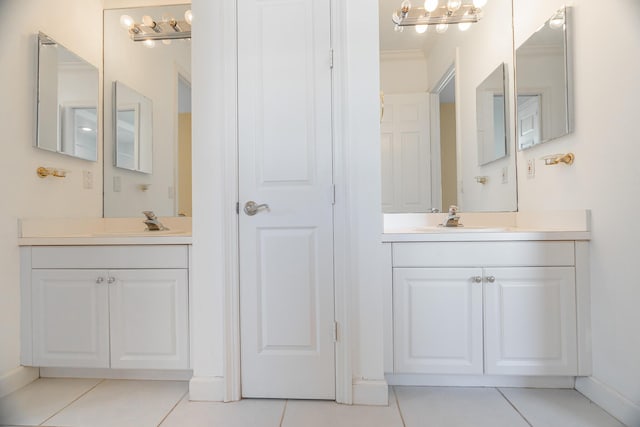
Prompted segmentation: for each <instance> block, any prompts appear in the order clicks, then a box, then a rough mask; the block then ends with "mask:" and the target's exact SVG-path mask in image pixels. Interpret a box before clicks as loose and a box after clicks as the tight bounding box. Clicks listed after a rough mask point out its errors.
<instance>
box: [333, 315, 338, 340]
mask: <svg viewBox="0 0 640 427" xmlns="http://www.w3.org/2000/svg"><path fill="white" fill-rule="evenodd" d="M333 342H338V322H336V321H335V320H334V321H333Z"/></svg>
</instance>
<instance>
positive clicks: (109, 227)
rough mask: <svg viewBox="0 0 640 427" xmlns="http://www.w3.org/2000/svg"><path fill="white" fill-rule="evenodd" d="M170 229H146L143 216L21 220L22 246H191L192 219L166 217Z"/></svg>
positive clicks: (166, 224) (20, 234)
mask: <svg viewBox="0 0 640 427" xmlns="http://www.w3.org/2000/svg"><path fill="white" fill-rule="evenodd" d="M160 222H161V223H162V224H164V225H165V226H166V227H168V228H169V230H166V231H146V230H145V228H146V227H145V225H144V224H143V223H142V219H141V218H57V219H23V220H21V221H20V230H19V238H18V245H20V246H87V245H190V244H191V243H192V238H191V218H186V217H163V218H160Z"/></svg>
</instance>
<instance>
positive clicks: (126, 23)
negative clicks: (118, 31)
mask: <svg viewBox="0 0 640 427" xmlns="http://www.w3.org/2000/svg"><path fill="white" fill-rule="evenodd" d="M184 18H185V19H184V20H183V21H182V20H181V21H178V20H176V19H174V18H171V17H165V18H163V20H162V21H158V22H157V21H155V20H154V19H153V18H152V17H151V16H149V15H145V16H143V17H142V22H141V23H136V22H135V21H134V20H133V18H131V17H130V16H128V15H122V16H121V17H120V24H121V25H122V26H123V27H124V28H126V29H127V30H128V31H129V36H130V37H131V40H133V41H135V42H148V41H151V40H176V39H190V38H191V21H192V14H191V10H187V11H186V12H185V14H184Z"/></svg>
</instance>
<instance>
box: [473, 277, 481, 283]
mask: <svg viewBox="0 0 640 427" xmlns="http://www.w3.org/2000/svg"><path fill="white" fill-rule="evenodd" d="M471 280H473V283H482V276H473V277H472V278H471Z"/></svg>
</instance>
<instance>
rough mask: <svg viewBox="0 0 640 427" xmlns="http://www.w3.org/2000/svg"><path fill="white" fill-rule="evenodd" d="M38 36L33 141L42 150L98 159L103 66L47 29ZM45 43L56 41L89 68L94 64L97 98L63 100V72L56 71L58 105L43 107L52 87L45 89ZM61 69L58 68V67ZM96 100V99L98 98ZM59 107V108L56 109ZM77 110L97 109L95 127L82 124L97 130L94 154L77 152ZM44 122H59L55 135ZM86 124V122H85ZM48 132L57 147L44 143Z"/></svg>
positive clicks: (90, 130)
mask: <svg viewBox="0 0 640 427" xmlns="http://www.w3.org/2000/svg"><path fill="white" fill-rule="evenodd" d="M37 38H38V54H37V66H36V70H37V72H36V120H35V122H36V131H35V139H34V142H33V146H34V147H36V148H38V149H41V150H45V151H50V152H53V153H58V154H63V155H65V156H69V157H74V158H76V159H80V160H86V161H90V162H97V161H98V158H99V153H98V150H99V146H100V144H99V137H98V136H99V135H100V132H101V127H100V120H99V115H100V111H101V110H100V106H99V104H100V71H99V69H98V68H97V67H96V66H95V65H93V64H91V63H90V62H89V61H87V60H86V59H84V58H82V57H81V56H79V55H78V54H76V53H75V52H73V51H71V50H70V49H68V48H67V47H65V46H64V45H62V44H60V43H58V42H57V41H55V40H54V39H53V38H51V37H50V36H48V35H47V34H45V33H43V32H39V33H38V35H37ZM45 45H55V46H56V47H58V48H61V49H64V50H65V51H66V52H68V54H69V55H72V56H73V57H75V58H77V59H78V60H79V61H81V62H82V63H83V66H86V67H87V68H89V67H90V68H91V71H92V74H93V73H95V88H93V89H94V96H95V99H94V100H92V99H77V100H62V101H61V100H60V97H59V96H58V89H59V85H60V78H59V73H58V72H56V83H55V84H56V85H57V86H56V90H55V93H56V100H55V102H56V105H55V108H49V109H48V110H49V111H46V112H45V111H43V110H44V109H43V102H42V101H43V98H44V96H43V94H45V93H51V92H52V91H51V90H48V91H47V90H43V89H44V87H45V86H46V85H45V82H44V81H43V79H44V77H45V75H46V73H45V70H44V69H43V67H44V60H43V57H42V56H43V46H45ZM59 64H60V63H59V62H58V63H57V65H58V66H59ZM56 71H57V70H56ZM49 83H50V84H49V86H51V85H52V84H53V82H49ZM94 101H95V102H94ZM54 110H55V111H54ZM76 110H93V111H95V112H94V113H93V116H94V117H93V118H94V120H93V121H91V123H90V125H91V128H90V127H88V126H82V130H85V128H86V131H85V132H87V133H91V134H93V137H92V139H91V141H92V147H91V150H90V151H91V154H92V155H89V156H82V155H79V154H77V153H76V143H75V141H76V135H77V132H76V126H75V125H76V120H77V115H76V114H75V111H76ZM54 114H55V119H54V120H52V117H48V119H46V120H45V116H47V115H54ZM44 122H49V127H53V123H54V122H55V136H53V135H51V133H53V131H52V129H43V126H44V125H43V123H44ZM85 125H86V123H85ZM69 126H73V131H71V129H69ZM45 134H47V137H48V138H50V139H51V140H53V139H55V148H54V147H53V144H49V145H50V146H46V145H44V144H43V139H44V135H45ZM68 147H72V149H68ZM80 148H82V147H80Z"/></svg>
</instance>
